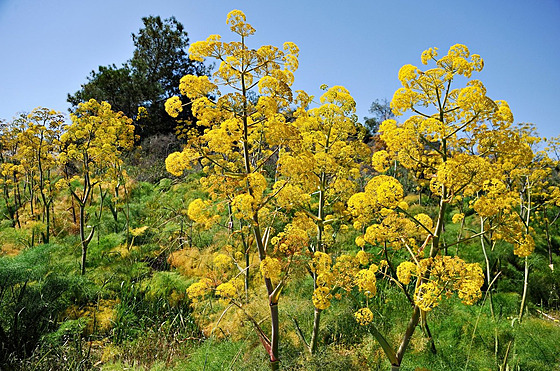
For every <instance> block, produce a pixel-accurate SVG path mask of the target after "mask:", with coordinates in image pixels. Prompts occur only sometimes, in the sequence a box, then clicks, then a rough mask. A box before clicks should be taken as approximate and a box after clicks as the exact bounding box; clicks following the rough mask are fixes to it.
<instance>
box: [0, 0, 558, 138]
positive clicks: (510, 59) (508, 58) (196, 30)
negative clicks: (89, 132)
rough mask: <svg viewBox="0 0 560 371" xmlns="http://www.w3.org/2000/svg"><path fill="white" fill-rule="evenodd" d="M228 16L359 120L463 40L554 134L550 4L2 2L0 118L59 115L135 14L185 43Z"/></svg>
mask: <svg viewBox="0 0 560 371" xmlns="http://www.w3.org/2000/svg"><path fill="white" fill-rule="evenodd" d="M232 9H240V10H242V11H244V12H245V14H246V15H247V20H248V22H249V23H251V24H252V25H253V26H254V27H255V28H256V29H257V33H256V35H255V36H254V37H253V38H252V40H251V39H250V43H252V46H254V47H258V46H260V45H263V44H272V45H281V44H282V43H283V42H284V41H292V42H294V43H296V44H297V45H298V46H299V48H300V68H299V70H298V71H297V72H296V75H295V77H296V81H295V83H294V88H295V89H304V90H306V91H308V92H309V93H310V94H316V95H319V94H320V93H321V91H320V90H319V86H320V85H321V84H327V85H329V86H333V85H343V86H345V87H346V88H347V89H348V90H349V91H350V93H351V94H352V95H353V96H354V98H355V99H356V102H357V114H358V116H359V117H360V119H362V118H363V116H366V115H368V108H369V106H370V104H371V102H372V101H373V100H374V99H383V98H387V99H390V98H391V97H392V95H393V92H394V91H395V90H396V89H397V88H398V87H399V86H400V85H399V81H398V79H397V73H398V70H399V68H400V67H401V66H402V65H404V64H409V63H410V64H415V65H418V66H420V65H421V64H420V54H421V52H422V51H423V50H425V49H427V48H429V47H433V46H436V47H438V48H439V49H440V53H442V54H444V53H446V52H447V50H448V49H449V47H450V46H451V45H453V44H456V43H462V44H465V45H467V46H468V47H469V49H470V50H471V52H472V53H477V54H480V55H481V56H482V58H483V59H484V61H485V68H484V70H483V71H482V72H481V73H478V74H475V75H473V77H475V78H478V79H480V80H481V81H482V82H483V83H484V84H485V85H486V87H487V90H488V95H489V96H490V97H491V98H493V99H503V100H506V101H508V103H509V104H510V107H511V109H512V111H513V113H514V116H515V120H516V122H532V123H535V124H536V125H537V127H538V129H539V132H540V134H541V135H543V136H548V137H550V136H558V135H559V134H560V124H559V120H558V107H560V68H559V67H560V0H537V1H522V0H509V1H502V0H471V1H468V2H464V1H463V2H458V1H444V0H440V1H430V0H427V1H413V0H407V1H405V0H386V1H376V0H371V1H352V0H348V1H344V2H343V1H330V0H323V1H303V0H299V1H292V0H287V1H274V2H272V1H263V0H260V1H253V0H245V1H200V0H199V1H190V0H176V1H173V0H159V1H144V0H133V1H131V0H97V1H76V0H49V1H46V0H44V1H40V0H0V119H6V120H10V119H11V118H12V117H13V116H15V115H16V114H17V113H18V112H24V111H30V110H32V109H33V108H34V107H37V106H43V107H49V108H52V109H55V110H59V111H63V112H66V111H67V109H68V104H67V103H66V95H67V94H68V93H74V92H75V91H77V90H78V89H79V88H80V85H81V84H83V83H84V82H86V77H87V76H88V74H89V73H90V71H91V70H97V67H98V66H99V65H108V64H112V63H115V64H117V65H120V64H122V63H123V62H125V61H126V60H127V59H129V58H130V57H131V56H132V51H133V44H132V39H131V37H130V35H131V33H133V32H137V31H138V29H139V28H140V27H141V26H142V22H141V18H142V17H143V16H147V15H160V16H162V17H163V18H167V17H169V16H172V15H174V16H175V17H176V18H177V19H178V20H179V21H180V22H181V23H183V25H184V26H185V29H186V30H187V31H188V33H189V36H190V39H191V42H194V41H198V40H202V39H206V37H207V36H208V35H210V34H216V33H218V34H221V35H222V36H223V37H224V40H231V38H230V34H229V30H228V27H227V25H226V24H225V19H226V15H227V13H228V12H229V11H230V10H232Z"/></svg>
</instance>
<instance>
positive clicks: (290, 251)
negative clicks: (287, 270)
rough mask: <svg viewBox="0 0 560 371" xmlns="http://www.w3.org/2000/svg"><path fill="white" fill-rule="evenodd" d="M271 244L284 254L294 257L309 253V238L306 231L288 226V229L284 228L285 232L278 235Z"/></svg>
mask: <svg viewBox="0 0 560 371" xmlns="http://www.w3.org/2000/svg"><path fill="white" fill-rule="evenodd" d="M271 243H272V244H273V245H275V246H276V248H277V249H278V250H279V251H280V252H281V253H282V254H285V255H294V254H296V253H301V252H303V251H307V247H308V246H309V236H308V235H307V232H306V231H305V230H303V229H300V228H297V227H294V226H293V225H292V224H288V225H287V226H286V228H284V232H280V233H278V235H277V236H276V237H274V238H273V239H272V240H271Z"/></svg>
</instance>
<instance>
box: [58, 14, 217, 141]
mask: <svg viewBox="0 0 560 371" xmlns="http://www.w3.org/2000/svg"><path fill="white" fill-rule="evenodd" d="M142 23H143V27H142V28H141V29H140V30H139V31H138V33H136V34H132V41H133V43H134V47H135V49H134V52H133V56H132V58H131V59H130V60H129V61H127V62H126V63H124V64H123V65H122V66H121V67H117V66H116V65H115V64H113V65H109V66H99V69H98V71H92V72H91V73H90V75H89V76H88V77H87V82H86V83H85V84H83V85H82V86H81V88H80V90H78V91H77V92H76V93H74V94H73V95H70V94H68V102H69V103H71V104H72V106H73V109H75V108H76V107H77V106H78V104H79V103H81V102H86V101H88V100H90V99H96V100H98V101H107V102H109V103H110V104H111V105H112V106H113V108H114V109H115V110H117V111H122V112H123V113H124V114H125V115H126V116H127V117H130V118H132V119H134V120H135V125H136V127H137V134H138V135H140V136H141V137H142V138H146V137H149V136H150V135H154V134H168V133H173V131H174V130H175V125H176V124H175V121H174V120H173V119H171V118H170V117H169V116H168V115H167V114H166V113H165V109H164V105H163V102H164V101H165V99H166V98H168V97H169V96H171V95H174V94H177V93H178V86H177V81H178V80H179V78H180V77H181V76H183V75H185V74H195V75H204V74H206V73H207V69H206V68H205V67H204V66H203V64H202V63H199V62H195V61H191V60H189V58H188V55H187V52H186V49H187V48H188V46H189V38H188V34H187V32H186V31H185V29H184V27H183V25H182V24H181V23H180V22H178V21H177V20H176V19H175V18H174V17H171V18H168V19H164V20H162V19H161V17H159V16H149V17H144V18H142ZM140 107H144V108H145V109H146V112H145V113H143V114H142V113H140V111H139V108H140ZM181 119H183V120H188V121H191V122H192V121H193V120H192V115H191V114H190V109H189V110H186V112H185V113H184V114H183V115H182V117H181Z"/></svg>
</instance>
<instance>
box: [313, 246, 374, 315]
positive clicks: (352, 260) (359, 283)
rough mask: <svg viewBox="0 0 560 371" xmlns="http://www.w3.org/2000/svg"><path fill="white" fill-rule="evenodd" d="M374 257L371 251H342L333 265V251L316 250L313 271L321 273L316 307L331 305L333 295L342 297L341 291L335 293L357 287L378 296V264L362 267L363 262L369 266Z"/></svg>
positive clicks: (318, 281) (370, 295)
mask: <svg viewBox="0 0 560 371" xmlns="http://www.w3.org/2000/svg"><path fill="white" fill-rule="evenodd" d="M370 260H371V256H370V254H368V253H366V252H364V251H359V252H358V253H357V254H356V256H351V255H344V254H343V255H340V256H339V257H338V258H337V259H336V262H335V263H334V265H333V264H332V263H333V261H332V258H331V256H330V255H329V254H325V253H323V252H319V251H317V252H315V253H314V254H313V258H312V259H311V261H310V262H309V266H310V268H311V271H312V272H313V273H315V274H316V277H317V279H316V284H317V288H316V289H315V290H314V292H313V304H314V305H315V307H316V308H318V309H326V308H328V307H329V305H330V301H331V300H332V299H333V297H335V298H340V297H341V294H340V293H337V294H334V295H333V293H334V292H336V291H338V290H344V291H346V292H350V291H352V289H353V288H357V289H358V291H360V292H362V293H364V295H365V296H367V297H372V296H374V295H375V294H376V292H377V287H376V282H377V281H376V277H375V273H376V272H377V270H378V266H377V265H375V264H370V265H369V267H367V268H366V269H360V266H367V265H368V264H369V262H370Z"/></svg>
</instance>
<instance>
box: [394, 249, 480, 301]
mask: <svg viewBox="0 0 560 371" xmlns="http://www.w3.org/2000/svg"><path fill="white" fill-rule="evenodd" d="M412 276H417V277H422V279H419V280H418V281H417V284H416V290H415V295H414V302H415V303H416V304H417V305H418V306H419V307H420V308H421V309H422V310H424V311H429V310H431V309H433V308H434V307H436V306H437V305H439V302H440V301H441V298H442V295H444V294H445V295H446V296H450V295H452V292H453V291H455V292H456V293H457V295H458V296H459V298H460V299H461V300H462V301H463V303H464V304H467V305H472V304H474V303H475V302H476V301H477V300H478V299H480V297H481V296H482V292H481V291H480V289H481V287H482V285H483V284H484V275H483V273H482V268H481V267H480V265H479V264H478V263H472V264H469V263H466V262H465V261H464V260H462V259H460V258H459V257H457V256H455V257H451V256H439V255H438V256H436V257H434V258H428V259H422V260H420V261H419V264H418V265H416V264H414V263H412V262H407V261H406V262H403V263H401V264H400V265H399V266H398V268H397V277H398V279H399V281H400V282H402V283H403V284H408V283H410V279H411V277H412ZM425 277H429V279H428V278H425Z"/></svg>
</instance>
